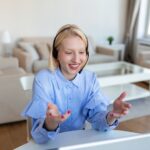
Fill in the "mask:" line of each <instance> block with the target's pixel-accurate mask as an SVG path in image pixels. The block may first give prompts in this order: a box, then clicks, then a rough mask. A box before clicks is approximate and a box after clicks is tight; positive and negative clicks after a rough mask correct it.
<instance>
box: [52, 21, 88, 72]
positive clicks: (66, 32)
mask: <svg viewBox="0 0 150 150" xmlns="http://www.w3.org/2000/svg"><path fill="white" fill-rule="evenodd" d="M69 36H78V37H80V38H81V40H82V41H83V42H84V43H85V46H86V54H87V55H88V56H89V52H88V39H87V37H86V35H85V34H84V33H83V32H82V30H81V29H80V28H79V27H78V26H76V25H73V24H67V25H64V26H62V27H61V28H60V29H59V30H58V32H57V34H56V36H55V38H54V41H53V47H52V50H51V53H50V57H49V69H50V70H51V71H54V70H55V69H56V68H57V67H58V66H59V62H58V60H57V56H58V47H59V46H60V45H61V43H62V41H63V40H64V39H65V38H67V37H69Z"/></svg>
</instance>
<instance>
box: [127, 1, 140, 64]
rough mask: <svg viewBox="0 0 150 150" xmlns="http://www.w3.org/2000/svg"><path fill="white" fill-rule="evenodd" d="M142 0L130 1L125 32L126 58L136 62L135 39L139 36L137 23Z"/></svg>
mask: <svg viewBox="0 0 150 150" xmlns="http://www.w3.org/2000/svg"><path fill="white" fill-rule="evenodd" d="M140 4H141V0H129V1H128V14H127V28H126V33H125V44H126V48H125V60H126V61H128V62H131V63H134V62H135V50H134V47H135V40H136V36H137V24H138V16H139V10H140Z"/></svg>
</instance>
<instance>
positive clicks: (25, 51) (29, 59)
mask: <svg viewBox="0 0 150 150" xmlns="http://www.w3.org/2000/svg"><path fill="white" fill-rule="evenodd" d="M52 41H53V38H51V37H26V38H21V39H20V40H19V41H18V42H17V46H16V47H15V48H14V56H15V57H17V58H18V60H19V66H20V67H22V68H24V70H25V71H26V72H34V73H36V72H37V71H39V70H41V69H43V68H47V67H48V57H49V53H50V51H51V49H52ZM89 52H90V57H89V63H104V62H113V61H117V60H118V59H117V58H118V56H117V54H115V53H114V51H112V50H110V49H109V48H103V47H98V46H96V45H95V44H94V41H93V39H92V38H91V37H89Z"/></svg>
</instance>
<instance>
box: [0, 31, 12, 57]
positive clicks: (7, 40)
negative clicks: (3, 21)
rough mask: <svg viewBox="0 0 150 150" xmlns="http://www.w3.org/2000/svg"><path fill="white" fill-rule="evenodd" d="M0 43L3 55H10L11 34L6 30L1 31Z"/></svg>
mask: <svg viewBox="0 0 150 150" xmlns="http://www.w3.org/2000/svg"><path fill="white" fill-rule="evenodd" d="M1 43H2V48H3V51H4V56H6V57H9V56H11V55H12V49H11V36H10V33H9V32H8V31H4V32H2V37H1Z"/></svg>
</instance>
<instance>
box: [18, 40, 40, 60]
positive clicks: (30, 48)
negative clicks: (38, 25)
mask: <svg viewBox="0 0 150 150" xmlns="http://www.w3.org/2000/svg"><path fill="white" fill-rule="evenodd" d="M18 46H19V47H21V48H22V49H23V50H24V51H27V52H28V53H30V54H31V56H32V60H37V59H39V55H38V53H37V51H36V49H35V48H34V46H33V44H31V43H27V42H19V43H18Z"/></svg>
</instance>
